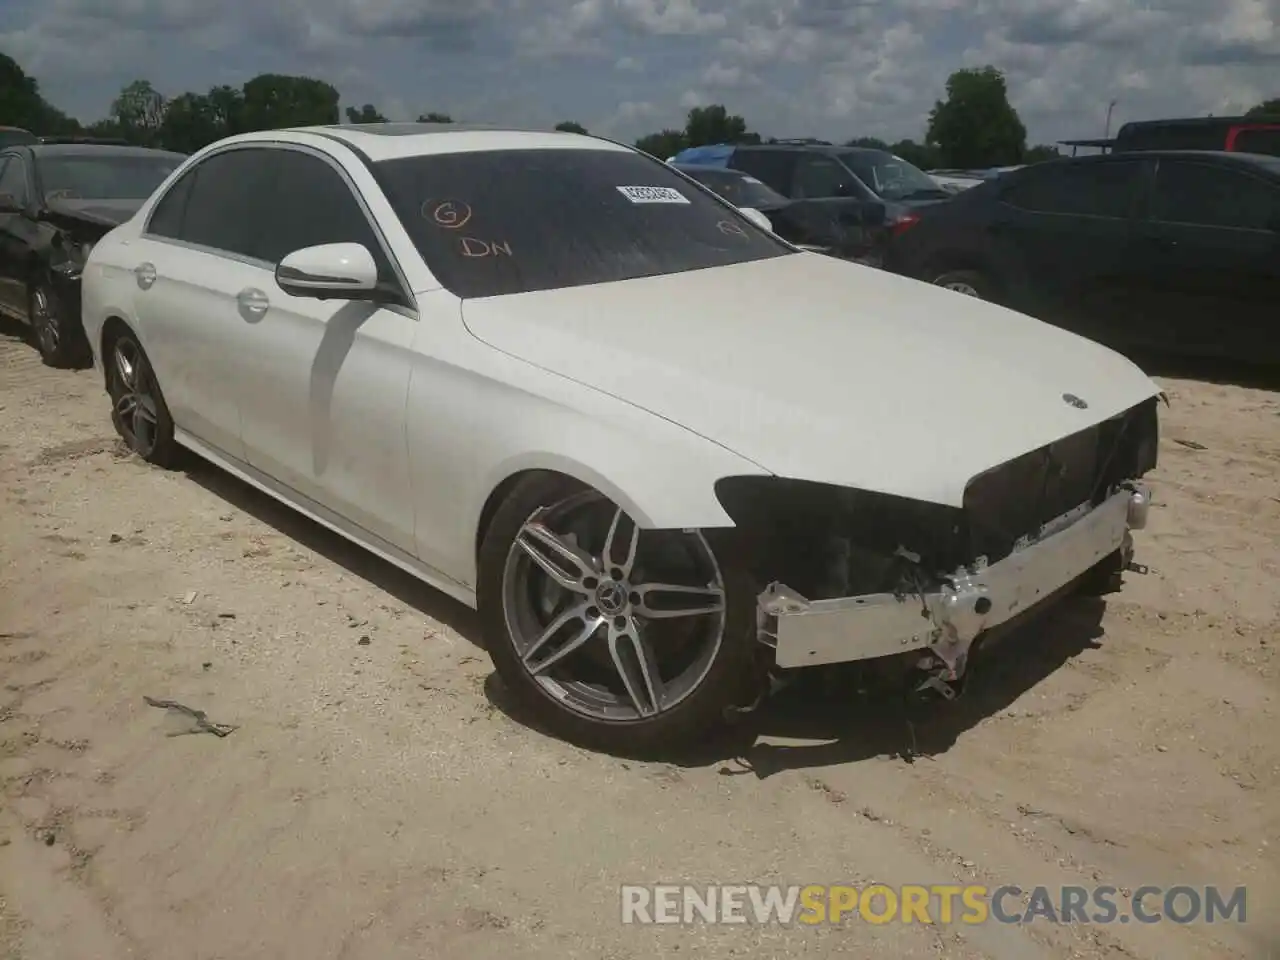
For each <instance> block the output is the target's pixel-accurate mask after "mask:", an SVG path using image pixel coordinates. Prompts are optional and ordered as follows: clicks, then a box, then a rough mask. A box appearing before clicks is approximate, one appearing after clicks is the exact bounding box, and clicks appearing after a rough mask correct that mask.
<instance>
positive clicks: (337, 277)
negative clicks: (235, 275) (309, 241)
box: [276, 243, 378, 300]
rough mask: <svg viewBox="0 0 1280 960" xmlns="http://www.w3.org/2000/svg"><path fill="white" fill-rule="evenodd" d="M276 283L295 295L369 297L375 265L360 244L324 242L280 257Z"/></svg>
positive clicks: (375, 280)
mask: <svg viewBox="0 0 1280 960" xmlns="http://www.w3.org/2000/svg"><path fill="white" fill-rule="evenodd" d="M276 283H277V284H278V285H279V287H280V289H281V290H283V291H284V292H285V293H287V294H290V295H292V296H295V297H314V298H316V299H318V300H331V299H335V300H336V299H341V300H372V299H373V294H374V292H375V291H376V290H377V289H378V265H377V263H375V262H374V259H373V254H371V253H370V252H369V251H368V250H367V249H366V248H365V247H364V245H363V244H359V243H324V244H321V245H319V246H316V247H303V248H302V249H301V250H295V251H293V253H291V254H289V255H288V256H287V257H285V258H284V259H283V260H281V261H280V263H279V265H277V266H276Z"/></svg>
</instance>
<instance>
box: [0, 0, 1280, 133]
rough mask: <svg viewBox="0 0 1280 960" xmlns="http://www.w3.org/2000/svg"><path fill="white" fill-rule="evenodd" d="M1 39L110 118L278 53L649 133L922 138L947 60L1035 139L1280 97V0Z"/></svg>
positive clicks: (102, 23) (437, 99) (505, 13)
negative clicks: (120, 95)
mask: <svg viewBox="0 0 1280 960" xmlns="http://www.w3.org/2000/svg"><path fill="white" fill-rule="evenodd" d="M0 51H3V52H5V53H7V54H9V55H10V56H12V57H14V58H15V59H17V60H18V61H19V63H21V64H22V65H23V67H24V68H25V69H26V70H27V71H28V72H29V73H31V74H33V75H34V76H35V77H36V78H37V79H38V80H39V81H40V85H41V89H42V91H43V92H44V93H45V95H46V97H48V98H49V99H50V100H51V101H52V102H54V103H55V104H57V105H58V106H60V107H62V108H63V109H64V110H67V111H68V112H70V113H72V114H74V115H76V116H78V117H80V118H81V119H84V120H92V119H97V118H99V117H101V116H103V115H104V114H105V113H106V112H107V109H108V107H109V105H110V102H111V100H112V98H113V97H114V96H115V94H116V93H117V92H118V91H119V89H120V87H122V86H123V85H124V84H126V83H128V82H129V81H131V80H134V79H138V78H146V79H149V80H151V81H152V83H154V84H155V86H156V87H157V88H158V89H159V90H160V91H161V92H163V93H165V94H167V95H174V94H177V93H181V92H183V91H186V90H198V91H204V90H206V89H208V88H209V87H211V86H213V85H215V84H220V83H231V84H235V85H239V84H240V83H243V82H244V81H245V80H246V79H248V78H249V77H251V76H253V75H255V74H258V73H264V72H275V73H299V74H304V75H308V76H315V77H319V78H322V79H325V80H328V81H329V82H331V83H333V84H334V85H335V86H336V87H337V88H338V89H339V90H340V91H341V92H342V95H343V103H344V105H345V104H355V105H359V104H363V103H367V102H371V103H373V104H375V105H376V106H378V107H379V108H380V109H381V110H382V111H383V113H385V114H387V115H388V116H389V117H390V118H391V119H412V118H413V117H416V116H417V115H418V114H419V113H422V112H426V111H428V110H438V111H444V112H447V113H450V114H451V115H453V116H454V117H455V118H457V119H466V120H471V121H475V122H490V123H520V124H524V125H544V124H545V125H550V124H553V123H555V122H557V121H559V120H577V121H578V122H580V123H582V124H584V125H586V126H587V127H589V128H590V129H591V130H593V131H599V132H601V133H607V134H611V135H614V136H623V137H627V138H633V137H635V136H637V135H639V134H642V133H646V132H649V131H652V130H656V129H660V128H662V127H664V126H680V125H682V118H683V114H684V112H685V111H686V110H687V109H688V107H689V106H690V105H694V104H701V103H724V104H725V105H726V106H728V107H729V109H730V110H731V111H732V112H735V113H741V114H743V115H744V116H745V117H746V119H747V122H748V124H749V125H750V126H751V127H752V128H753V129H756V130H759V131H761V132H762V133H764V134H766V135H773V136H818V137H824V138H827V139H835V138H840V139H846V138H849V137H853V136H880V137H884V138H886V139H897V138H900V137H904V136H912V137H916V138H919V137H921V135H922V134H923V130H924V122H925V116H926V114H927V112H928V110H929V107H930V106H931V105H932V104H933V101H934V100H935V99H937V98H939V97H940V96H941V95H942V91H943V85H944V83H945V81H946V77H947V75H948V74H949V73H950V72H951V71H952V70H955V69H957V68H958V67H962V66H971V65H981V64H986V63H992V64H995V65H996V66H997V67H999V68H1001V69H1002V70H1004V71H1005V73H1006V75H1007V76H1008V78H1009V83H1010V89H1011V94H1012V100H1013V103H1014V105H1015V106H1016V107H1017V108H1018V110H1019V112H1020V113H1021V115H1022V118H1023V120H1024V122H1026V124H1027V127H1028V130H1029V134H1030V139H1031V140H1032V141H1033V142H1042V141H1052V140H1055V139H1059V138H1062V137H1070V136H1099V135H1101V133H1102V131H1103V125H1104V120H1105V116H1106V112H1107V104H1108V102H1109V101H1111V100H1116V101H1117V105H1116V108H1115V115H1114V122H1113V129H1114V127H1115V126H1116V125H1118V124H1119V123H1120V122H1123V121H1124V120H1126V119H1137V118H1142V117H1153V116H1177V115H1187V114H1204V113H1217V114H1225V113H1230V112H1236V111H1239V110H1243V109H1245V108H1247V107H1249V106H1251V105H1253V104H1254V103H1256V102H1258V101H1259V100H1261V99H1264V98H1267V97H1274V96H1280V0H223V2H222V3H221V4H218V3H210V2H209V0H39V2H35V0H0Z"/></svg>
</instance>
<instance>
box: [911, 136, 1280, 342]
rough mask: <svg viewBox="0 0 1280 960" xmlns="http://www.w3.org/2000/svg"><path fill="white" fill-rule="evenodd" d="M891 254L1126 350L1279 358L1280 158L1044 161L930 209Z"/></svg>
mask: <svg viewBox="0 0 1280 960" xmlns="http://www.w3.org/2000/svg"><path fill="white" fill-rule="evenodd" d="M886 266H887V267H888V268H889V269H891V270H894V271H895V272H898V273H902V274H905V275H907V276H911V277H915V278H916V279H919V280H924V281H926V282H929V283H934V284H938V285H940V286H944V287H949V288H951V289H953V290H956V291H957V292H960V293H965V294H969V295H972V296H980V297H982V298H984V299H989V300H993V301H997V302H999V303H1003V304H1004V305H1006V306H1009V307H1012V308H1014V309H1016V310H1019V311H1021V312H1023V313H1027V314H1030V315H1031V316H1034V317H1038V318H1039V319H1041V320H1045V321H1048V322H1050V323H1054V324H1057V325H1059V326H1062V327H1065V328H1067V329H1070V330H1074V331H1076V332H1078V333H1081V334H1083V335H1085V336H1087V337H1090V338H1092V339H1095V340H1098V341H1101V342H1104V343H1107V344H1109V345H1111V346H1114V347H1118V348H1121V349H1124V348H1137V347H1142V348H1154V349H1156V350H1159V351H1161V352H1171V353H1184V354H1189V355H1197V356H1204V357H1220V358H1224V359H1226V358H1231V359H1240V360H1246V361H1251V362H1260V363H1264V364H1280V158H1277V157H1268V156H1260V155H1254V154H1245V153H1225V152H1197V151H1141V152H1133V153H1112V154H1107V155H1103V156H1092V157H1079V158H1073V159H1069V160H1054V161H1050V162H1047V163H1039V164H1035V165H1033V166H1029V167H1025V168H1023V169H1022V170H1018V171H1015V172H1013V173H1011V174H1008V175H1007V176H1005V177H1001V178H1000V179H999V180H994V181H990V182H987V183H984V184H982V185H980V186H977V187H974V188H972V189H971V190H967V191H965V192H964V193H962V194H959V195H958V196H956V197H955V198H954V199H953V200H952V201H951V202H950V203H947V204H943V205H940V206H938V207H937V208H935V209H934V210H932V211H930V212H929V214H927V215H926V216H925V217H924V218H923V219H922V220H921V222H920V223H919V224H917V225H916V226H915V227H913V228H912V229H911V230H910V231H909V232H908V233H906V234H905V235H903V236H902V237H901V238H899V240H898V242H896V243H895V244H894V245H893V247H892V250H891V255H890V258H889V261H888V262H887V263H886Z"/></svg>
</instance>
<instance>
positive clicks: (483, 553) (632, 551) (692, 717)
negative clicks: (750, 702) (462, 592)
mask: <svg viewBox="0 0 1280 960" xmlns="http://www.w3.org/2000/svg"><path fill="white" fill-rule="evenodd" d="M723 553H724V551H719V552H718V551H716V550H715V549H713V547H712V545H711V543H710V541H709V540H708V539H707V538H706V537H705V536H704V535H703V534H701V533H699V532H696V531H695V532H689V531H665V530H664V531H658V530H644V531H642V530H640V529H639V528H638V527H636V525H635V523H634V522H633V521H632V520H631V518H630V517H629V516H628V515H627V514H626V512H625V511H623V510H622V509H620V508H619V507H618V506H617V505H615V504H614V503H613V502H612V501H610V500H609V499H608V498H607V497H605V496H603V495H602V494H600V493H598V492H597V491H595V490H591V489H589V488H583V487H581V486H579V485H576V484H572V483H570V482H569V481H567V480H566V479H565V478H563V477H560V476H558V475H555V474H548V473H537V474H531V475H530V476H529V477H527V478H525V479H524V480H522V481H521V482H519V483H518V484H517V485H516V487H515V488H514V490H513V491H512V492H511V494H510V496H509V497H508V498H507V500H506V501H505V502H504V503H503V504H502V506H501V507H499V508H498V511H497V513H496V514H495V515H494V518H493V521H492V523H491V524H490V526H489V529H488V531H487V533H486V535H485V538H484V542H483V544H482V545H481V548H480V558H479V561H480V562H479V584H478V590H477V595H478V596H477V599H478V601H479V602H478V606H479V611H480V616H481V621H482V625H483V631H484V637H485V642H486V645H487V647H488V650H489V655H490V656H491V657H492V659H493V663H494V667H495V668H496V670H497V672H498V674H499V676H500V677H501V678H502V680H503V682H504V683H505V685H506V686H507V688H508V689H509V690H510V691H511V693H512V695H513V697H514V699H516V700H517V701H518V702H519V703H520V705H521V706H523V707H524V708H526V709H527V710H528V711H529V713H530V714H531V717H532V718H533V719H535V720H536V721H537V722H538V723H539V724H540V725H541V726H543V727H544V728H546V729H547V730H548V731H549V732H551V733H553V734H555V735H557V736H560V737H563V738H564V739H566V740H569V741H571V742H574V743H578V744H581V745H583V746H587V747H591V748H594V749H601V750H604V751H607V752H610V753H617V754H626V755H645V754H649V755H652V754H656V753H661V752H666V751H672V750H679V749H682V748H683V749H687V748H689V747H690V746H693V745H695V744H697V743H699V742H701V741H704V740H705V739H707V738H708V737H709V736H710V735H712V734H713V733H715V732H716V731H717V730H719V729H720V728H721V727H722V726H723V724H724V723H725V718H726V711H727V710H728V709H729V708H731V707H733V706H738V705H741V704H743V703H745V702H746V700H747V699H750V698H751V694H752V692H753V691H752V682H753V679H756V678H758V677H759V676H760V671H759V669H758V668H759V666H760V663H759V658H758V654H759V652H760V651H761V650H762V649H764V648H763V647H762V646H761V645H760V644H759V643H758V642H757V641H756V638H755V602H754V600H755V592H754V590H753V589H752V586H751V583H750V579H749V578H748V577H746V576H745V575H744V574H743V573H742V572H741V571H740V569H739V568H738V567H737V566H736V565H735V564H733V563H731V562H726V559H725V558H724V556H723Z"/></svg>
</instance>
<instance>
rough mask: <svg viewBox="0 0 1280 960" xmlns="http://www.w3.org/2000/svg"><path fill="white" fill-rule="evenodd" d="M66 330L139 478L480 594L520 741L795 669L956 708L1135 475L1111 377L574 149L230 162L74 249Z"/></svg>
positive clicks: (395, 143) (1068, 580)
mask: <svg viewBox="0 0 1280 960" xmlns="http://www.w3.org/2000/svg"><path fill="white" fill-rule="evenodd" d="M83 317H84V326H85V331H86V333H87V335H88V338H89V340H90V343H91V344H92V347H93V350H94V355H95V365H96V367H97V368H98V370H99V372H100V373H101V374H102V376H103V379H104V384H105V387H106V390H107V392H108V393H109V395H110V399H111V404H112V418H113V420H114V423H115V426H116V429H117V430H118V431H119V432H120V434H121V436H122V437H123V438H124V439H125V441H127V443H128V444H129V445H130V446H132V448H133V449H134V450H135V451H136V452H137V454H138V455H139V456H141V457H143V458H145V459H146V460H149V461H152V462H154V463H158V464H164V463H166V462H169V461H170V460H171V459H172V458H173V456H174V454H175V453H176V452H177V451H178V448H179V447H183V448H187V449H188V450H190V451H193V452H194V453H196V454H198V455H199V456H201V457H204V458H206V459H208V460H210V461H212V462H213V463H215V464H217V465H219V466H220V467H222V468H224V469H226V470H228V471H230V472H231V473H233V474H235V475H236V476H238V477H240V478H242V479H243V480H244V481H246V482H248V483H250V484H252V485H254V486H255V487H258V488H260V489H262V490H264V491H266V492H267V493H268V494H270V495H271V496H274V497H277V498H279V499H280V500H282V501H284V502H285V503H287V504H289V505H291V506H292V507H294V508H296V509H297V510H299V511H301V512H302V513H304V514H306V515H307V516H309V517H311V518H312V519H314V520H315V521H316V522H318V523H321V524H323V525H325V526H327V527H329V528H331V529H333V530H335V531H337V532H338V533H340V534H341V535H343V536H345V537H347V538H349V539H351V540H353V541H355V542H356V543H358V544H360V545H362V546H363V547H365V548H367V549H369V550H370V551H372V552H374V553H375V554H377V555H378V556H380V557H382V558H384V559H385V560H387V561H389V562H390V563H393V564H395V565H397V566H399V567H402V568H404V569H405V570H408V571H410V572H411V573H413V574H415V575H416V576H417V577H419V578H420V579H421V580H422V581H423V582H424V583H425V584H429V585H430V586H431V587H434V588H436V589H438V590H441V591H444V592H445V593H447V594H450V595H452V596H453V597H456V598H458V599H459V600H461V601H463V602H464V603H467V604H470V605H472V606H475V607H477V608H478V609H479V611H480V614H481V619H482V622H483V625H484V634H485V636H484V639H485V642H486V644H487V647H488V649H489V652H490V654H491V656H492V658H493V661H494V664H495V666H496V668H497V670H498V672H499V673H500V674H501V676H502V677H503V679H504V681H505V683H506V684H507V685H508V687H509V688H510V689H511V691H513V692H514V694H515V695H516V696H517V697H518V698H519V699H520V700H521V701H522V702H523V704H524V705H525V706H526V707H527V708H529V709H530V710H532V712H533V715H534V716H535V717H536V719H537V720H538V722H540V723H541V724H542V725H544V726H545V727H547V728H549V729H551V730H553V731H555V732H557V733H558V734H559V735H561V736H565V737H568V738H571V739H574V740H577V741H579V742H586V743H590V744H594V745H596V746H600V747H603V748H606V749H613V750H620V751H631V752H634V751H637V750H650V751H651V750H654V749H658V748H662V747H664V746H674V745H677V744H687V743H688V742H689V741H691V740H693V739H695V738H698V737H701V736H702V735H704V734H705V733H706V732H707V731H709V730H710V729H712V728H713V727H715V726H716V725H718V724H719V723H720V721H722V720H723V719H725V718H727V717H729V716H731V715H732V714H733V713H734V712H735V711H740V710H745V709H750V708H751V707H752V706H753V705H754V704H755V703H757V702H758V701H759V698H760V696H761V691H763V690H765V689H768V688H769V687H770V683H769V681H770V679H771V678H772V677H777V676H779V675H785V674H787V673H788V672H789V671H794V670H796V669H799V668H804V667H809V666H814V665H822V664H835V663H850V662H858V663H860V664H863V665H865V666H866V667H867V668H868V675H869V676H873V677H876V678H881V679H886V678H887V679H889V680H890V681H891V682H893V683H904V684H906V688H907V689H909V690H914V691H917V692H920V693H921V694H928V695H931V696H934V697H943V698H947V699H950V698H951V697H952V696H953V695H954V693H955V691H956V689H957V687H958V685H959V684H960V683H961V682H962V681H963V679H964V677H965V671H966V666H967V664H968V663H969V662H970V659H971V658H970V654H971V652H972V651H973V650H974V649H975V644H977V643H980V642H981V641H982V640H984V639H985V638H988V637H990V636H992V635H993V630H994V628H998V627H1002V626H1007V625H1009V624H1010V622H1011V621H1013V620H1014V619H1015V618H1016V617H1019V616H1020V615H1021V614H1022V613H1024V612H1025V611H1027V610H1030V609H1032V608H1036V607H1039V606H1042V605H1043V604H1046V603H1048V602H1050V601H1051V600H1052V599H1053V598H1054V597H1056V596H1058V595H1060V594H1062V593H1063V592H1064V591H1065V590H1066V589H1068V588H1075V587H1078V586H1082V585H1086V584H1101V583H1103V582H1107V583H1113V582H1115V581H1116V580H1117V578H1118V576H1119V574H1120V572H1121V571H1123V570H1125V569H1128V568H1129V567H1130V566H1131V565H1132V553H1133V538H1132V537H1131V534H1130V531H1131V530H1133V529H1137V528H1140V527H1141V526H1143V524H1144V523H1145V519H1146V508H1147V504H1148V502H1149V492H1148V490H1147V489H1146V487H1145V486H1144V485H1143V484H1142V483H1141V478H1142V477H1143V475H1144V474H1145V473H1147V472H1148V471H1149V470H1150V469H1151V468H1152V467H1153V466H1154V465H1155V460H1156V440H1157V417H1156V407H1157V400H1158V398H1159V396H1160V394H1159V390H1158V388H1157V387H1156V386H1155V384H1153V383H1152V381H1151V380H1149V379H1148V378H1147V377H1146V376H1145V375H1144V374H1143V373H1142V372H1141V371H1140V370H1139V369H1137V368H1136V367H1135V366H1133V365H1132V364H1131V363H1129V362H1128V361H1127V360H1125V359H1123V358H1122V357H1120V356H1119V355H1117V354H1115V353H1113V352H1111V351H1109V350H1107V349H1104V348H1103V347H1101V346H1099V345H1097V344H1095V343H1093V342H1091V341H1089V340H1085V339H1082V338H1080V337H1078V336H1075V335H1073V334H1070V333H1066V332H1064V331H1062V330H1059V329H1057V328H1055V327H1052V326H1049V325H1046V324H1044V323H1041V322H1039V321H1036V320H1033V319H1030V318H1028V317H1025V316H1022V315H1020V314H1017V313H1013V312H1011V311H1009V310H1005V309H1002V308H1000V307H997V306H995V305H992V304H990V303H984V302H982V301H979V300H975V299H973V298H970V297H964V296H959V295H956V294H954V293H952V292H950V291H947V290H942V289H939V288H936V287H931V286H928V285H925V284H921V283H917V282H915V281H912V280H908V279H904V278H900V277H897V276H893V275H891V274H888V273H884V272H880V271H878V270H875V269H871V268H868V267H863V266H859V265H857V264H852V263H847V262H843V261H840V260H836V259H833V258H830V257H824V256H821V255H818V254H812V253H807V252H803V251H800V250H798V249H797V248H795V247H792V246H790V245H789V244H787V243H786V242H784V241H782V240H780V239H779V238H778V237H776V236H774V235H773V234H771V233H770V232H768V231H766V230H763V229H760V228H759V227H758V226H757V225H756V224H755V223H753V222H752V221H751V220H750V219H749V218H748V217H746V216H744V215H743V214H742V213H740V212H739V211H738V210H736V209H735V208H734V207H732V206H731V205H729V204H728V203H727V202H725V201H723V200H722V199H720V198H719V197H717V196H716V195H714V194H713V193H711V192H710V191H708V190H706V189H705V188H703V187H701V186H699V185H698V184H696V183H695V182H694V181H692V180H690V179H689V178H688V177H686V176H684V175H683V174H681V173H680V172H678V171H677V170H674V169H672V168H671V167H670V166H669V165H667V164H665V163H663V162H662V161H661V160H659V159H657V158H654V157H650V156H648V155H646V154H643V153H639V152H637V151H636V150H633V149H631V148H630V147H626V146H621V145H619V144H616V143H613V142H610V141H607V140H603V139H599V138H595V137H590V136H582V135H576V134H568V133H542V132H528V131H514V130H483V129H475V128H466V127H460V126H447V127H439V126H434V125H417V124H383V125H372V126H346V127H344V126H332V127H315V128H307V129H298V130H277V131H269V132H260V133H252V134H246V135H242V136H237V137H233V138H230V139H227V140H223V141H221V142H219V143H216V144H214V145H212V146H210V147H207V148H205V149H204V150H201V151H200V152H198V153H196V154H195V155H193V156H192V157H190V158H189V159H188V160H187V161H186V162H185V163H184V164H183V165H182V166H181V167H179V168H178V169H177V170H176V171H175V172H174V174H173V175H172V176H171V177H169V179H168V180H166V181H165V183H164V184H163V185H162V186H161V187H160V188H159V189H158V190H157V191H156V193H155V194H154V196H152V197H151V198H150V199H149V200H148V201H147V202H146V204H144V205H143V206H142V208H141V209H140V210H139V212H138V213H137V214H136V215H135V216H134V217H133V218H132V219H131V220H130V221H128V222H127V223H125V224H123V225H122V226H120V227H118V228H116V229H115V230H113V231H112V232H111V233H110V234H108V235H107V236H106V237H105V238H104V239H102V240H101V241H100V242H99V243H98V244H97V245H96V246H95V247H94V248H93V251H92V254H91V255H90V257H89V259H88V262H87V265H86V269H85V272H84V280H83Z"/></svg>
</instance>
